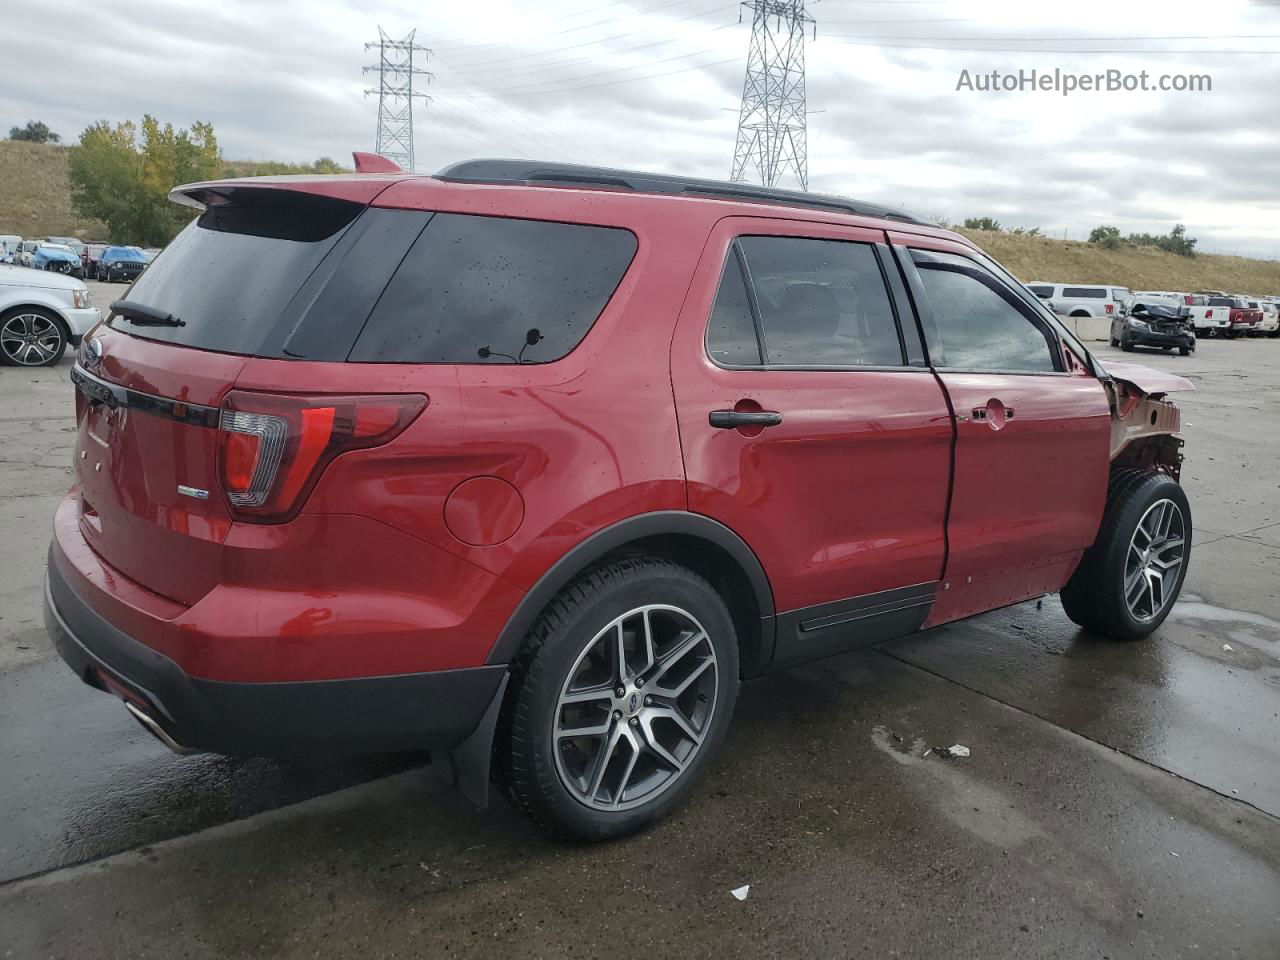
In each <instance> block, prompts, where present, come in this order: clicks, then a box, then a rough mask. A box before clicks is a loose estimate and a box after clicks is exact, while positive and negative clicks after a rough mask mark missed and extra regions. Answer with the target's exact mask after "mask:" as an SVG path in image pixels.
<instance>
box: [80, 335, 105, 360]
mask: <svg viewBox="0 0 1280 960" xmlns="http://www.w3.org/2000/svg"><path fill="white" fill-rule="evenodd" d="M84 362H85V366H89V367H96V366H97V365H98V364H99V363H101V362H102V341H101V340H99V339H98V338H97V337H93V338H92V339H90V340H86V341H85V342H84Z"/></svg>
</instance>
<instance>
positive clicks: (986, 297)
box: [912, 250, 1057, 373]
mask: <svg viewBox="0 0 1280 960" xmlns="http://www.w3.org/2000/svg"><path fill="white" fill-rule="evenodd" d="M912 257H913V259H914V260H915V263H916V267H917V269H918V270H919V272H920V282H921V283H922V284H923V286H924V292H925V297H926V299H927V306H928V309H929V314H930V316H931V318H932V321H933V326H934V328H935V330H936V338H937V344H936V346H934V345H932V344H931V346H930V350H931V351H935V352H941V356H940V357H939V356H934V357H933V361H934V363H935V364H936V365H937V366H940V367H949V368H953V369H961V370H1012V371H1025V372H1028V373H1031V372H1049V371H1053V370H1055V369H1057V368H1056V366H1055V364H1054V359H1053V352H1052V350H1051V348H1050V346H1049V339H1048V337H1047V335H1046V334H1045V333H1044V332H1043V331H1042V330H1041V329H1040V328H1039V327H1038V326H1037V325H1036V324H1034V323H1033V322H1032V321H1031V319H1030V318H1029V317H1028V316H1026V315H1025V314H1024V313H1022V312H1021V311H1020V310H1019V309H1018V308H1017V307H1016V306H1015V303H1016V301H1015V300H1014V298H1013V294H1012V293H1008V294H1007V296H1006V294H1005V293H1004V292H1003V291H1002V288H1001V286H1000V284H999V283H998V281H996V280H995V278H994V277H991V276H989V275H987V274H986V273H985V272H983V271H981V270H979V269H977V268H976V267H975V266H973V265H968V264H967V261H965V260H964V259H963V258H961V257H948V256H946V255H938V254H932V253H928V252H925V251H919V250H913V251H912Z"/></svg>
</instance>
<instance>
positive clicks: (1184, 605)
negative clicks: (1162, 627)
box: [1169, 593, 1280, 643]
mask: <svg viewBox="0 0 1280 960" xmlns="http://www.w3.org/2000/svg"><path fill="white" fill-rule="evenodd" d="M1169 619H1170V620H1201V621H1206V622H1209V623H1240V624H1248V625H1249V626H1254V627H1261V628H1262V629H1263V630H1270V631H1273V633H1272V636H1269V637H1268V636H1261V637H1259V638H1258V639H1262V640H1267V641H1269V642H1271V643H1274V642H1276V641H1277V640H1280V620H1273V619H1272V618H1271V617H1267V616H1264V615H1263V614H1261V613H1250V612H1248V611H1247V610H1232V609H1230V608H1228V607H1215V606H1214V605H1213V604H1211V603H1205V602H1204V601H1203V600H1202V599H1201V598H1200V597H1198V596H1196V595H1195V594H1194V593H1184V594H1183V595H1182V597H1181V598H1180V599H1179V600H1178V602H1177V603H1175V604H1174V606H1173V609H1172V610H1171V611H1169Z"/></svg>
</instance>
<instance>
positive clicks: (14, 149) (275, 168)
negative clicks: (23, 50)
mask: <svg viewBox="0 0 1280 960" xmlns="http://www.w3.org/2000/svg"><path fill="white" fill-rule="evenodd" d="M70 149H71V148H70V147H64V146H57V145H55V144H46V143H23V142H21V141H17V140H0V233H16V234H17V235H18V236H20V237H50V236H52V237H61V236H68V237H79V238H80V239H81V240H105V239H106V237H107V227H106V225H105V224H102V223H99V222H98V221H96V220H89V219H86V218H84V217H81V216H78V215H77V214H76V213H74V212H73V211H72V209H71V183H70V181H69V180H68V161H69V157H70ZM315 171H316V165H315V164H288V163H271V162H263V161H251V160H236V161H227V162H226V163H224V164H223V175H224V176H228V177H257V176H266V175H268V174H281V173H313V172H315ZM325 171H326V172H333V173H338V172H347V171H344V170H342V168H340V167H337V166H336V165H334V166H332V167H329V166H326V167H325Z"/></svg>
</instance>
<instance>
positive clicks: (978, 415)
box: [972, 407, 1013, 420]
mask: <svg viewBox="0 0 1280 960" xmlns="http://www.w3.org/2000/svg"><path fill="white" fill-rule="evenodd" d="M972 412H973V419H975V420H985V419H987V408H986V407H974V408H973V411H972ZM1004 418H1005V419H1006V420H1012V419H1013V407H1005V408H1004Z"/></svg>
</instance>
